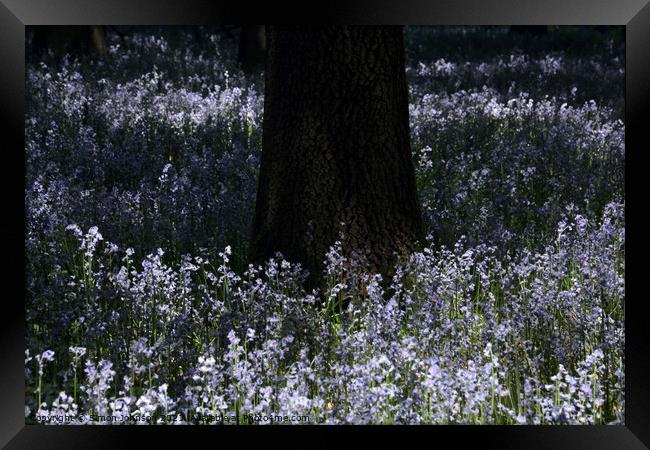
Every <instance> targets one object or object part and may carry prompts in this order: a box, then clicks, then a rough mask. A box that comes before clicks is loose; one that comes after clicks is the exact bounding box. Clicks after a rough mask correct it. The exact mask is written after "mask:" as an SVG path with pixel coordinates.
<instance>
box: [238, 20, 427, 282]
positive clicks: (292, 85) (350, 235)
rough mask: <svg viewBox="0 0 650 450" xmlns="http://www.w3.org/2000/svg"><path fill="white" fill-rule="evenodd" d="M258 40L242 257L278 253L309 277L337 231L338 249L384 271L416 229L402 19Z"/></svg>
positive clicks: (273, 30) (290, 30) (315, 275)
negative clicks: (253, 186)
mask: <svg viewBox="0 0 650 450" xmlns="http://www.w3.org/2000/svg"><path fill="white" fill-rule="evenodd" d="M266 44H267V68H266V93H265V98H264V130H263V151H262V161H261V170H260V177H259V187H258V193H257V205H256V212H255V219H254V224H253V238H252V246H251V247H252V254H251V256H252V259H253V260H254V261H256V262H259V261H261V260H263V259H265V258H268V257H270V256H273V255H274V253H275V252H276V251H279V252H281V253H282V254H283V255H284V257H285V258H287V259H288V260H289V261H292V262H299V263H301V264H302V265H303V267H305V268H307V269H308V270H309V271H310V273H311V277H310V283H309V284H310V285H313V283H314V282H317V281H318V280H319V279H320V273H321V271H322V268H323V260H324V259H325V252H326V251H327V249H328V248H329V246H331V245H332V244H333V243H334V241H336V240H337V239H338V238H339V234H340V232H341V231H342V232H343V234H344V239H343V241H342V243H343V249H344V251H345V252H346V254H348V255H351V254H354V253H356V254H359V255H361V256H362V257H365V258H367V264H368V268H369V269H370V270H372V271H375V272H378V273H382V274H384V275H390V274H392V273H393V269H394V264H395V262H396V258H395V253H397V254H405V253H407V252H409V251H412V250H413V249H414V248H415V247H416V245H417V243H418V242H422V238H423V228H422V220H421V215H420V210H419V204H418V201H417V194H416V187H415V172H414V168H413V163H412V157H411V149H410V139H409V117H408V95H407V94H408V91H407V85H406V77H405V66H404V64H405V63H404V42H403V34H402V28H401V27H386V26H381V27H374V26H373V27H360V26H332V27H321V28H308V27H275V26H274V27H267V33H266ZM341 223H344V225H343V227H342V228H341V225H340V224H341Z"/></svg>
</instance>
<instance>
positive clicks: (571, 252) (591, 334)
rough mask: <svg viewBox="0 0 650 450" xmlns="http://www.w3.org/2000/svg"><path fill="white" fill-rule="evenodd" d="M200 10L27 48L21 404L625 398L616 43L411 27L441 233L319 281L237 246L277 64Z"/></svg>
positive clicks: (527, 416)
mask: <svg viewBox="0 0 650 450" xmlns="http://www.w3.org/2000/svg"><path fill="white" fill-rule="evenodd" d="M203 31H204V33H202V34H201V38H200V39H198V38H197V35H196V34H195V33H190V32H184V33H176V34H174V35H173V39H172V37H170V36H169V35H168V34H165V33H153V32H141V33H128V34H127V35H125V36H119V35H117V34H109V35H108V54H107V55H106V57H105V58H104V59H86V58H81V59H79V58H77V59H75V58H73V57H71V56H70V55H68V56H65V57H58V56H57V55H54V54H50V55H49V56H46V57H45V58H41V59H39V60H30V61H29V63H28V65H27V74H26V77H27V116H26V121H25V127H26V134H25V137H26V182H25V202H26V218H25V219H26V221H25V227H26V234H25V252H26V268H25V274H26V297H25V301H26V322H27V335H26V341H27V349H26V351H25V377H26V403H25V418H26V421H27V422H30V423H33V422H36V421H38V422H46V423H57V418H60V417H62V416H65V417H67V419H66V423H106V421H105V420H100V417H99V416H118V417H125V416H131V417H134V416H136V417H138V416H140V417H146V418H147V421H146V422H144V423H193V421H195V418H196V417H200V416H202V415H203V416H206V415H207V416H209V415H213V416H219V415H223V416H226V415H232V416H236V417H237V421H238V422H239V423H256V421H255V420H253V419H251V417H250V416H251V415H267V416H270V415H288V416H308V417H309V418H310V421H311V423H327V424H339V423H353V424H367V423H372V424H380V423H408V424H419V423H435V424H457V423H462V424H603V423H616V424H621V423H623V414H624V409H625V408H624V407H625V399H624V387H625V377H624V340H625V333H624V326H623V323H624V311H625V308H624V298H625V258H624V257H625V253H624V246H625V222H624V196H623V194H624V162H625V147H624V132H625V127H624V123H623V121H622V117H623V113H622V105H623V103H622V102H623V98H624V97H623V80H624V60H623V56H624V52H623V49H622V47H621V44H617V41H616V40H615V39H614V38H612V37H611V36H608V35H600V34H598V33H596V32H592V34H589V33H587V32H586V31H581V32H580V33H583V34H580V37H581V39H583V42H593V46H592V47H587V48H581V49H578V50H575V49H570V48H569V49H568V50H557V49H556V50H545V48H547V47H548V46H547V47H544V45H545V42H544V40H545V39H546V40H549V39H551V38H549V37H541V38H536V39H538V40H539V42H536V41H534V39H533V38H530V40H532V41H533V42H528V43H526V42H524V41H523V39H524V38H522V37H517V36H515V37H512V36H507V35H506V33H505V32H504V31H503V30H502V31H499V30H498V29H497V30H492V31H490V32H489V33H488V32H485V31H481V30H472V29H469V30H468V29H465V30H462V29H460V30H459V29H447V30H446V31H440V29H437V30H431V29H408V30H407V35H406V36H407V42H408V49H407V50H408V53H407V55H408V67H407V69H406V70H407V76H408V81H409V93H410V127H411V138H412V149H413V161H414V164H415V167H416V176H417V185H418V191H419V195H420V201H421V205H422V213H423V216H424V219H425V222H426V224H427V228H428V231H429V237H428V240H427V243H426V246H425V248H424V249H423V250H422V251H421V252H417V253H414V254H412V255H411V256H410V258H408V259H406V260H404V261H403V262H402V263H401V264H400V265H399V266H398V268H397V270H396V275H395V276H394V278H393V279H392V280H383V281H384V282H382V280H381V279H380V277H379V275H375V274H371V273H364V272H363V271H362V270H361V269H360V268H359V265H358V264H356V263H355V261H353V260H348V259H347V258H345V257H344V256H342V255H344V254H345V252H344V249H342V248H341V247H340V244H338V243H336V244H335V245H334V246H333V247H332V248H331V249H330V251H329V252H328V254H327V255H323V258H324V260H326V261H327V268H326V271H327V273H326V279H327V281H328V288H327V289H324V290H319V291H311V292H306V291H305V290H304V288H303V287H302V284H301V280H302V279H303V278H304V273H303V271H302V270H301V268H300V267H299V266H297V265H295V264H293V263H291V262H288V261H285V260H284V259H283V258H282V257H281V255H278V257H277V258H275V259H273V260H270V261H268V262H267V263H265V264H264V265H263V266H252V265H248V264H247V261H246V253H247V240H248V237H249V230H250V225H251V220H252V215H253V212H254V206H255V195H256V187H257V181H256V180H257V174H258V170H259V160H260V152H261V131H262V121H263V117H262V111H263V75H262V74H255V75H249V76H245V75H244V74H243V73H242V72H241V71H240V70H239V68H238V66H237V63H236V47H235V42H234V41H233V40H231V39H229V38H228V37H227V36H226V35H224V34H223V33H217V32H214V31H213V30H212V31H211V30H209V29H208V30H203ZM486 33H487V34H486ZM558 33H559V32H558ZM576 33H578V32H577V31H576ZM585 33H586V34H585ZM562 36H564V35H561V36H560V37H561V38H563V39H570V38H571V35H566V36H564V37H562ZM490 39H492V40H494V42H495V43H499V42H506V41H508V40H509V41H508V42H510V41H513V40H515V41H517V40H520V41H521V42H515V44H517V45H514V44H513V45H512V48H510V49H505V50H503V51H501V50H499V51H493V52H475V53H472V52H471V48H470V46H466V47H462V46H460V44H459V45H458V46H457V45H455V44H454V43H456V42H459V43H462V42H473V41H475V42H478V41H483V42H484V41H485V40H488V41H489V40H490ZM558 39H559V38H558ZM436 43H438V44H440V45H443V44H444V43H450V44H449V45H448V46H447V47H444V48H445V49H446V50H445V51H446V53H445V55H444V58H442V57H439V56H440V54H438V55H436V47H435V44H436ZM441 43H442V44H441ZM495 45H496V44H495ZM527 45H528V46H527ZM536 45H537V47H536ZM321 299H323V301H321ZM262 423H266V422H264V421H262ZM271 423H272V422H271Z"/></svg>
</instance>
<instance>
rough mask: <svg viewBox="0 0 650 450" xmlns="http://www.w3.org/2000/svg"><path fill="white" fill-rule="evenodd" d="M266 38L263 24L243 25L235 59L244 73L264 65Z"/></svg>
mask: <svg viewBox="0 0 650 450" xmlns="http://www.w3.org/2000/svg"><path fill="white" fill-rule="evenodd" d="M265 59H266V38H265V32H264V25H243V26H242V28H241V32H240V35H239V48H238V54H237V60H238V61H239V63H240V64H241V67H242V70H243V71H244V72H245V73H252V72H254V71H256V70H260V69H262V68H263V67H264V61H265Z"/></svg>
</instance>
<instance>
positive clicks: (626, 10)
mask: <svg viewBox="0 0 650 450" xmlns="http://www.w3.org/2000/svg"><path fill="white" fill-rule="evenodd" d="M305 6H306V5H305ZM307 11H309V12H307ZM314 21H327V22H335V23H354V24H388V23H390V24H413V25H415V24H422V25H440V24H448V25H514V24H521V25H538V24H543V25H624V26H625V36H626V74H625V77H626V106H625V108H626V111H625V117H626V156H627V159H626V170H625V177H626V183H625V195H626V208H625V209H626V211H625V215H626V218H625V224H626V234H627V244H626V266H627V276H626V293H627V295H626V321H625V327H626V330H625V332H626V364H625V373H626V389H625V390H626V392H625V398H626V407H625V426H512V427H506V426H487V427H476V426H454V427H397V426H386V427H373V428H372V434H374V435H376V436H377V437H379V438H380V439H383V438H385V437H389V435H393V433H395V432H397V433H398V434H399V435H401V434H402V433H403V432H407V433H408V434H409V437H411V436H412V435H418V436H413V437H419V438H421V439H425V438H426V439H427V440H429V442H431V443H433V444H436V443H437V442H443V441H442V440H441V439H442V437H441V436H442V435H445V436H444V437H445V438H447V439H451V440H452V442H454V441H455V442H461V443H462V442H464V441H466V440H467V439H476V440H477V443H479V444H480V445H482V446H487V447H492V446H497V447H498V448H502V449H506V448H513V449H515V448H517V449H519V448H531V449H534V448H553V449H556V448H582V447H585V448H591V449H597V448H621V449H623V448H626V449H627V448H647V447H646V446H648V445H650V431H649V429H648V428H650V427H648V425H650V414H649V411H650V408H649V407H648V405H649V401H650V395H649V393H650V390H649V388H648V381H647V380H648V379H649V378H650V373H649V371H648V366H649V364H648V363H649V361H650V356H649V355H650V348H649V345H648V337H647V336H648V333H647V330H646V328H647V327H646V319H645V318H646V317H647V316H646V315H645V314H644V313H645V302H646V299H645V298H644V296H642V295H641V292H642V291H641V289H642V286H643V285H642V278H641V277H642V276H643V275H642V270H643V266H642V265H640V264H639V261H640V260H641V258H642V257H643V253H644V251H643V247H642V246H641V242H642V240H643V236H644V231H645V230H644V229H643V228H642V224H643V222H642V221H641V219H642V214H643V210H642V204H641V203H640V202H642V201H643V199H644V195H643V193H644V192H643V190H642V189H643V187H636V188H633V187H632V186H633V185H634V184H635V183H636V181H640V180H641V177H642V176H643V174H642V172H641V171H642V170H643V165H642V162H641V160H642V157H643V156H642V155H643V153H644V151H647V150H648V145H647V144H648V141H647V140H646V139H647V135H646V129H647V125H648V124H650V116H649V114H648V110H649V105H650V3H648V2H647V0H628V1H618V2H612V1H607V0H591V1H590V0H525V1H524V0H519V1H517V0H505V1H504V0H501V1H499V0H460V1H454V2H452V1H437V2H431V1H429V2H427V1H425V0H406V1H404V0H403V1H399V2H390V1H387V0H384V1H376V2H372V3H371V2H369V1H367V0H352V1H348V2H345V3H341V4H340V5H338V6H337V5H335V4H332V3H325V2H322V3H320V4H316V5H310V6H309V8H306V7H305V10H304V11H298V10H297V9H296V7H295V6H294V7H290V6H287V7H282V6H280V5H278V4H276V3H273V4H270V3H269V4H266V5H259V6H258V5H255V6H252V5H251V4H250V3H244V2H232V1H229V2H225V1H218V2H217V1H211V2H208V1H202V0H183V1H178V0H177V1H171V0H170V1H167V0H141V1H134V0H132V1H128V0H117V1H110V2H109V1H107V0H92V1H91V0H85V1H84V0H56V1H54V0H0V98H1V102H0V105H1V106H0V115H1V120H0V123H1V124H2V125H3V127H5V130H4V132H3V133H2V135H1V136H2V141H1V142H2V152H1V155H2V159H1V160H0V161H2V162H3V163H4V164H3V165H4V169H5V170H4V172H2V176H1V177H0V179H1V180H2V191H0V192H2V193H3V194H4V199H5V206H6V209H5V210H4V219H3V220H0V227H1V228H2V232H1V234H0V236H2V239H3V240H4V241H5V242H7V243H9V244H10V247H9V249H8V252H9V253H6V254H5V255H4V257H3V258H2V260H3V261H5V262H8V264H7V265H6V268H5V269H4V270H3V271H2V274H3V278H4V279H3V286H4V287H5V289H3V290H2V291H0V292H3V295H1V297H2V298H3V308H4V314H1V315H0V317H1V319H0V320H1V321H2V326H1V327H0V333H1V335H2V346H1V348H2V351H1V352H0V361H1V364H0V365H1V367H2V370H0V386H1V391H0V444H1V445H6V446H7V448H68V449H69V448H98V447H104V446H115V445H118V446H124V444H125V443H127V442H129V443H130V442H133V441H132V440H131V439H132V437H133V435H134V434H139V435H142V434H145V435H146V438H147V440H148V444H149V446H151V447H153V446H155V445H157V444H156V443H155V441H161V442H166V441H167V440H168V439H169V437H170V435H171V434H174V435H178V434H179V433H180V432H182V433H183V434H185V433H187V432H191V433H192V434H193V435H194V434H195V433H197V432H198V433H201V434H203V435H204V436H205V437H211V438H212V439H215V440H214V441H213V442H215V443H216V442H217V441H216V439H219V440H220V439H222V438H223V437H224V435H226V434H228V435H230V434H233V433H241V432H242V429H241V428H240V427H224V428H218V429H215V428H214V427H135V426H122V427H97V426H95V427H81V426H67V427H56V426H54V427H48V426H44V425H25V420H24V404H25V402H24V393H25V389H24V378H25V377H24V350H25V345H24V335H25V324H24V322H25V320H24V303H22V301H21V299H22V298H23V294H22V293H23V292H24V267H25V265H24V214H23V216H22V218H21V215H20V213H18V211H19V210H20V209H21V208H22V210H23V212H24V207H25V204H24V198H25V197H24V192H25V191H24V103H25V97H24V96H25V45H24V39H25V26H27V25H46V24H47V25H83V24H87V25H89V24H97V25H108V24H110V25H163V24H164V25H201V24H224V23H287V22H301V23H304V22H314ZM19 167H20V168H22V169H23V170H19V169H18V168H19ZM635 180H636V181H635ZM636 184H638V185H640V184H641V183H636ZM641 186H642V185H641ZM635 198H637V199H639V200H635ZM635 261H636V262H635ZM7 288H10V289H7ZM179 428H180V429H181V430H179ZM235 428H239V429H238V430H237V429H235ZM278 428H283V427H269V428H266V427H247V428H245V429H244V430H243V432H244V433H246V434H245V436H246V439H248V438H250V437H255V436H260V437H265V438H266V437H270V435H272V434H276V433H277V429H278ZM306 428H307V429H309V430H310V431H314V432H315V433H316V434H320V435H322V436H323V437H322V439H323V440H322V441H320V443H323V444H325V443H326V442H327V441H330V440H331V442H330V444H335V443H337V442H338V441H339V439H340V438H339V437H336V435H340V434H341V433H345V434H351V433H350V432H354V431H356V430H355V429H354V428H353V427H306ZM154 430H155V432H154ZM430 433H431V434H433V437H431V436H429V434H430ZM326 434H327V437H325V435H326ZM330 434H334V435H335V436H333V437H332V436H330ZM425 434H426V435H427V436H425ZM127 435H128V436H127ZM193 437H194V436H193ZM127 439H128V440H127ZM292 439H295V435H293V434H292ZM430 439H433V440H430ZM302 444H303V445H308V444H307V443H306V442H302Z"/></svg>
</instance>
